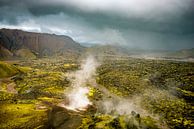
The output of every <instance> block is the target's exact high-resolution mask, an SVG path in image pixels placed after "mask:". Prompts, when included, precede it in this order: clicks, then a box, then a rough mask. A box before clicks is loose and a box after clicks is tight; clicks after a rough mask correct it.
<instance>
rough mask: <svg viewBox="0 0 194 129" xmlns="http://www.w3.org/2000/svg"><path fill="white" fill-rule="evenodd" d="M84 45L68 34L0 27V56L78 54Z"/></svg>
mask: <svg viewBox="0 0 194 129" xmlns="http://www.w3.org/2000/svg"><path fill="white" fill-rule="evenodd" d="M83 50H84V47H83V46H81V45H80V44H78V43H77V42H75V41H74V40H73V39H72V38H70V37H68V36H62V35H55V34H45V33H34V32H25V31H21V30H15V29H14V30H12V29H0V57H1V58H6V57H23V56H25V54H26V55H27V58H29V57H31V56H32V57H33V58H34V56H38V57H42V56H52V55H55V54H57V55H66V54H70V53H73V54H78V53H80V52H81V51H83Z"/></svg>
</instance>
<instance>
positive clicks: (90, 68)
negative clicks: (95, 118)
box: [64, 56, 98, 110]
mask: <svg viewBox="0 0 194 129" xmlns="http://www.w3.org/2000/svg"><path fill="white" fill-rule="evenodd" d="M97 65H98V64H97V62H96V60H95V59H94V57H93V56H89V57H87V59H86V60H85V61H84V62H83V64H82V65H81V69H80V70H78V71H76V72H73V73H70V75H69V76H70V80H71V81H72V87H71V88H73V89H72V90H71V91H70V93H69V92H68V94H66V96H67V101H68V104H67V105H64V107H65V108H67V109H71V110H84V109H85V108H87V106H88V105H91V104H92V103H91V102H90V100H89V99H88V97H87V94H88V93H89V87H87V83H88V82H89V81H90V79H92V76H93V75H94V74H95V72H96V68H97Z"/></svg>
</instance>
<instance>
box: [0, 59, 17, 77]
mask: <svg viewBox="0 0 194 129" xmlns="http://www.w3.org/2000/svg"><path fill="white" fill-rule="evenodd" d="M18 72H19V70H18V69H17V68H16V67H15V66H13V65H10V64H7V63H4V62H2V61H0V78H3V77H10V76H13V75H15V74H17V73H18Z"/></svg>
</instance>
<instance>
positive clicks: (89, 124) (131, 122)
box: [79, 112, 159, 129]
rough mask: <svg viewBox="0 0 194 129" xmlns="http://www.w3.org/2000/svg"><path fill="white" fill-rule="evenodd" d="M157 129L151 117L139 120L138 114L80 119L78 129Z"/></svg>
mask: <svg viewBox="0 0 194 129" xmlns="http://www.w3.org/2000/svg"><path fill="white" fill-rule="evenodd" d="M145 128H148V129H158V128H159V127H158V125H157V122H156V121H154V120H153V119H152V118H151V117H149V116H148V117H143V118H141V117H140V115H139V114H136V113H135V112H132V114H131V115H120V116H112V115H106V114H104V115H103V114H101V115H95V116H87V117H85V118H83V119H82V124H81V126H80V127H79V129H145Z"/></svg>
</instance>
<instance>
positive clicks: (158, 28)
mask: <svg viewBox="0 0 194 129" xmlns="http://www.w3.org/2000/svg"><path fill="white" fill-rule="evenodd" d="M0 28H11V29H22V30H26V31H33V32H44V33H55V34H59V35H68V36H71V37H72V38H73V39H74V40H76V41H78V42H80V43H94V44H95V43H98V44H119V45H126V46H129V47H132V48H144V49H155V48H156V49H182V48H194V0H160V1H157V0H0Z"/></svg>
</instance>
